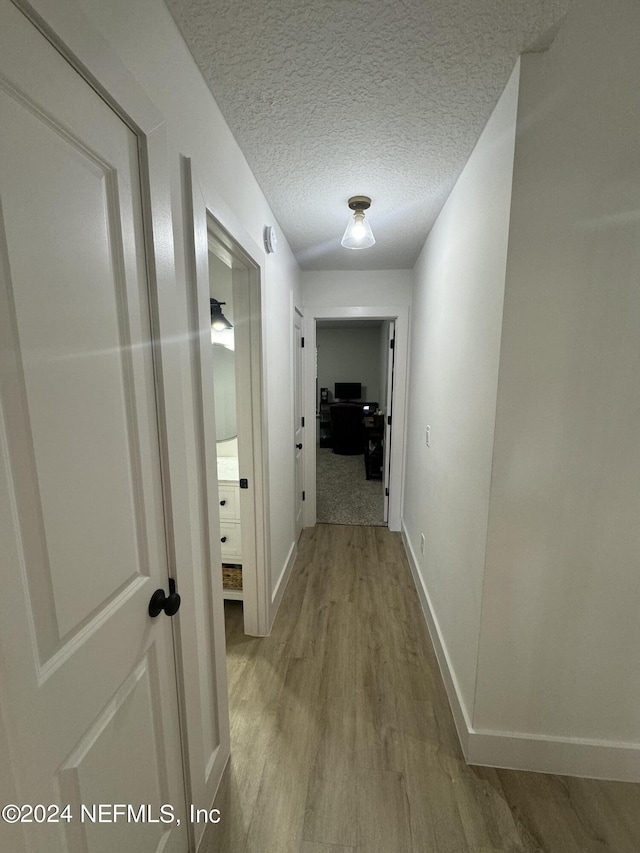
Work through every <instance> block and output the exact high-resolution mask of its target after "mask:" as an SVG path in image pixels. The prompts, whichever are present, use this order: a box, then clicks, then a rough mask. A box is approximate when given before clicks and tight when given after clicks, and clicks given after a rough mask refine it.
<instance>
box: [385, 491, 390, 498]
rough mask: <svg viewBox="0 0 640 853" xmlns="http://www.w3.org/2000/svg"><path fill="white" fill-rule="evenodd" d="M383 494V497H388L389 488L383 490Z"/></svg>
mask: <svg viewBox="0 0 640 853" xmlns="http://www.w3.org/2000/svg"><path fill="white" fill-rule="evenodd" d="M384 496H385V498H388V497H389V489H385V490H384Z"/></svg>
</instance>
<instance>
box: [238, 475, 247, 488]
mask: <svg viewBox="0 0 640 853" xmlns="http://www.w3.org/2000/svg"><path fill="white" fill-rule="evenodd" d="M240 488H241V489H248V488H249V481H248V480H247V478H246V477H242V478H241V480H240Z"/></svg>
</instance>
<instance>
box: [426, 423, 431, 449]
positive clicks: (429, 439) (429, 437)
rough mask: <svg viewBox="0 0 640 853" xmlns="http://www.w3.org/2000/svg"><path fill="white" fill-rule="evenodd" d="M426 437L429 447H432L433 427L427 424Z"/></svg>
mask: <svg viewBox="0 0 640 853" xmlns="http://www.w3.org/2000/svg"><path fill="white" fill-rule="evenodd" d="M425 432H426V439H427V447H431V427H430V426H427V429H426V431H425Z"/></svg>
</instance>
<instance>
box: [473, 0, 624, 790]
mask: <svg viewBox="0 0 640 853" xmlns="http://www.w3.org/2000/svg"><path fill="white" fill-rule="evenodd" d="M639 33H640V5H639V4H638V3H637V2H633V0H611V2H608V3H602V2H597V0H587V2H584V3H583V4H582V5H581V7H580V8H579V9H576V11H575V12H574V13H572V14H571V15H570V17H569V19H568V21H567V23H566V25H565V27H564V28H563V30H562V32H561V35H560V37H559V39H558V40H557V41H556V42H555V43H554V45H553V46H552V47H551V49H550V50H549V52H548V53H547V54H545V55H540V56H530V57H525V58H524V59H523V65H522V74H521V84H520V106H519V116H518V144H517V148H516V159H515V173H514V201H513V208H512V217H511V236H510V245H509V259H508V269H507V285H506V299H505V319H504V336H503V344H502V354H501V360H500V387H499V393H498V409H497V423H496V444H495V458H494V466H493V478H492V487H491V506H490V526H489V539H488V549H487V567H486V579H485V594H484V606H483V615H482V639H481V644H480V658H479V667H478V693H477V699H476V708H475V714H474V725H475V726H476V727H478V728H480V729H483V730H490V731H501V732H517V733H528V734H531V735H533V736H536V737H541V738H554V737H557V738H561V739H567V738H571V739H573V738H582V739H586V740H589V741H597V742H599V743H600V744H602V743H603V742H604V743H608V744H609V745H610V746H611V747H612V748H614V749H613V751H614V752H615V747H619V746H620V745H621V743H623V742H627V743H632V744H635V745H636V747H637V746H639V745H640V713H639V709H640V667H639V666H638V653H639V650H640V617H639V614H640V523H639V519H640V450H639V442H640V382H639V375H640V373H639V371H640V343H639V342H640V154H639V152H640V148H639V144H640V143H639V140H640V86H639V83H638V81H639V80H640V51H639V50H638V34H639ZM637 755H638V753H636V757H635V759H634V761H635V771H634V772H635V778H636V779H637V780H638V779H640V773H639V772H638V758H637ZM607 760H608V759H607ZM614 766H615V760H614V761H613V763H608V764H603V763H601V764H600V766H599V767H596V768H595V770H596V772H597V773H599V772H604V774H605V775H608V770H609V771H610V770H611V768H612V767H614ZM589 772H593V769H591V770H589Z"/></svg>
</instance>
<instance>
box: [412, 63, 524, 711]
mask: <svg viewBox="0 0 640 853" xmlns="http://www.w3.org/2000/svg"><path fill="white" fill-rule="evenodd" d="M518 74H519V69H518V67H517V66H516V69H515V70H514V73H513V75H512V77H511V79H510V81H509V83H508V85H507V87H506V89H505V91H504V93H503V95H502V97H501V98H500V101H499V103H498V105H497V106H496V108H495V110H494V112H493V115H492V116H491V118H490V120H489V122H488V124H487V126H486V128H485V130H484V131H483V133H482V136H481V137H480V139H479V141H478V143H477V145H476V147H475V150H474V151H473V153H472V155H471V158H470V159H469V162H468V163H467V165H466V166H465V169H464V171H463V172H462V174H461V176H460V178H459V180H458V182H457V184H456V186H455V188H454V190H453V192H452V193H451V195H450V197H449V199H448V201H447V202H446V204H445V206H444V208H443V210H442V212H441V214H440V216H439V217H438V220H437V222H436V224H435V225H434V227H433V230H432V231H431V233H430V235H429V238H428V239H427V242H426V244H425V247H424V249H423V251H422V253H421V254H420V257H419V259H418V263H417V265H416V268H415V270H414V289H413V301H412V317H411V356H410V365H411V367H410V380H409V393H408V399H409V408H408V412H407V452H406V474H405V478H406V479H405V483H406V485H405V495H404V509H403V521H404V532H405V536H406V538H407V540H408V543H409V546H410V548H411V549H412V551H413V555H414V558H415V568H416V569H417V572H418V574H419V579H418V583H419V587H420V588H421V591H422V593H423V596H424V597H425V598H428V599H429V600H430V606H431V610H432V615H433V618H434V620H435V623H436V625H437V626H438V627H437V630H439V633H440V643H441V646H442V650H443V652H444V655H445V658H446V659H447V660H448V666H449V670H450V674H451V677H452V679H453V682H454V684H455V685H456V688H455V689H456V690H457V693H458V696H457V701H458V702H459V703H460V704H461V706H462V709H463V712H464V714H465V716H466V719H467V722H469V721H470V719H471V714H472V711H473V696H474V689H475V677H476V659H477V652H478V634H479V628H480V608H481V601H482V579H483V571H484V556H485V540H486V528H487V513H488V508H489V485H490V475H491V457H492V450H493V429H494V418H495V403H496V393H497V383H498V359H499V352H500V333H501V322H502V302H503V295H504V281H505V269H506V258H507V235H508V225H509V207H510V202H511V177H512V168H513V151H514V143H515V122H516V106H517V97H518ZM427 425H429V426H430V427H431V446H430V447H427V446H426V441H425V428H426V426H427ZM422 533H424V535H425V539H426V547H425V550H424V554H421V551H420V535H421V534H422Z"/></svg>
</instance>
